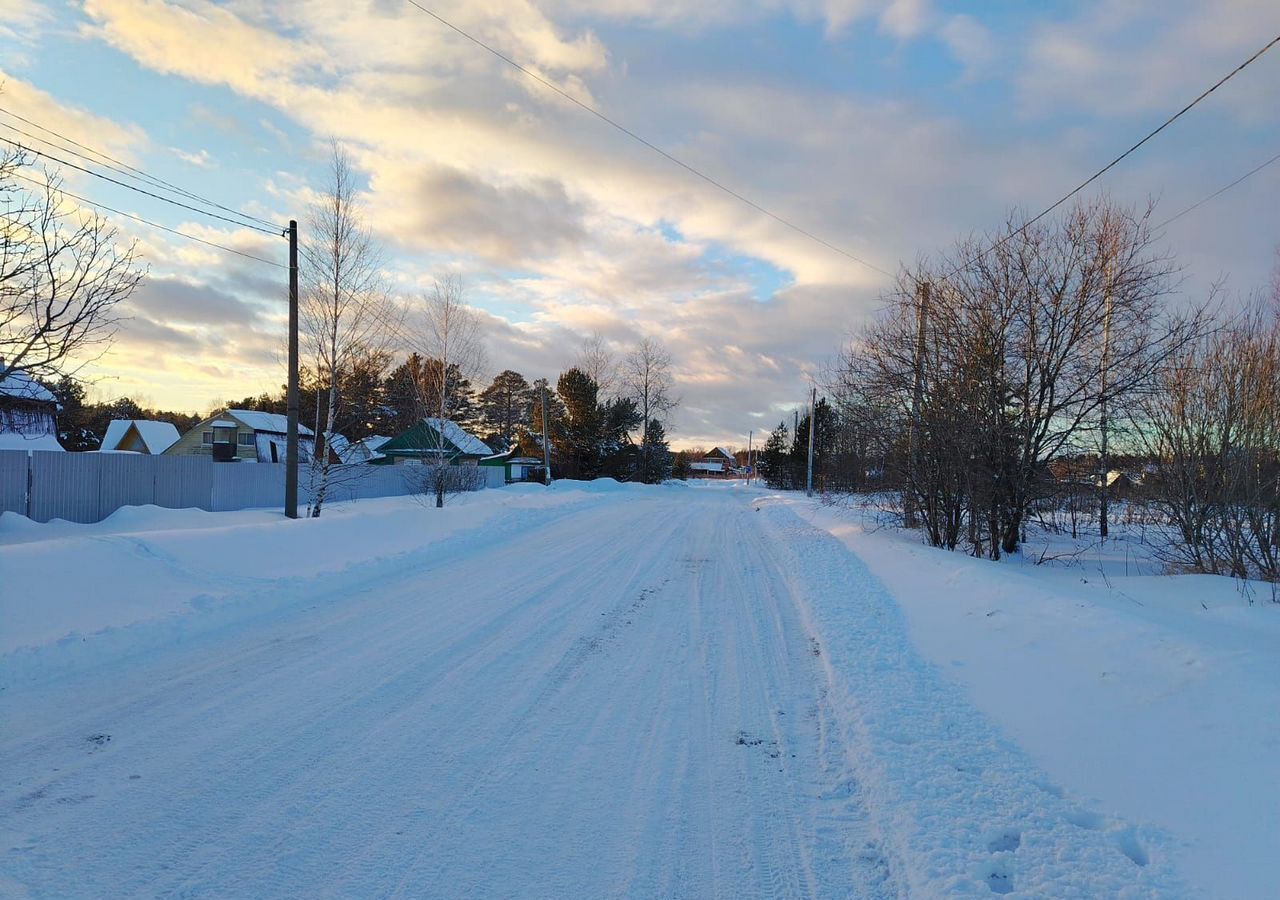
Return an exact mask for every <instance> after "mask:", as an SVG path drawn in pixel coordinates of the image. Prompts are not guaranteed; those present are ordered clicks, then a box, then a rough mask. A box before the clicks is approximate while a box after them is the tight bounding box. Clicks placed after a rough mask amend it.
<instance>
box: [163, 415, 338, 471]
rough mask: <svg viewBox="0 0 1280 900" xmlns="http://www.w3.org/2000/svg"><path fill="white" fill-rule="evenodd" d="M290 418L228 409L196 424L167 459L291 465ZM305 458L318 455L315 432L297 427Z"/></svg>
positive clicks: (169, 450)
mask: <svg viewBox="0 0 1280 900" xmlns="http://www.w3.org/2000/svg"><path fill="white" fill-rule="evenodd" d="M288 430H289V417H288V416H283V415H280V414H279V413H267V412H258V411H257V410H253V409H227V410H223V411H222V412H220V413H217V414H215V415H212V416H210V417H209V418H207V419H205V420H204V421H203V422H201V423H199V424H198V425H196V426H195V427H194V428H192V429H191V430H190V431H188V432H187V433H186V434H184V435H183V436H182V437H180V438H179V439H178V440H177V442H176V443H174V444H173V445H172V446H171V447H169V449H167V450H165V451H164V452H165V454H166V455H168V456H187V455H195V456H210V455H211V456H213V458H214V461H216V462H288V453H287V447H288ZM298 447H299V449H300V450H301V454H302V458H303V459H306V458H307V457H309V456H311V455H312V454H313V453H314V452H315V432H314V431H312V430H311V429H310V428H308V427H307V426H305V425H303V424H301V423H299V425H298Z"/></svg>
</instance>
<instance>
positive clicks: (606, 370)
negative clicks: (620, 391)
mask: <svg viewBox="0 0 1280 900" xmlns="http://www.w3.org/2000/svg"><path fill="white" fill-rule="evenodd" d="M573 368H576V369H578V370H579V371H582V372H585V373H587V375H589V376H591V380H592V381H594V382H595V383H596V388H597V390H598V392H599V396H600V399H601V401H605V400H608V399H610V398H611V397H613V395H614V391H615V390H616V389H617V387H618V376H619V371H618V358H617V356H615V355H614V353H613V351H612V350H610V349H609V344H608V342H607V341H606V340H605V339H604V335H602V334H600V333H599V332H596V333H594V334H592V335H591V337H589V338H587V339H586V340H585V341H583V342H582V350H581V351H580V352H579V353H578V360H577V362H575V363H574V364H573Z"/></svg>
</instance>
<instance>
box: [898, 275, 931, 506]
mask: <svg viewBox="0 0 1280 900" xmlns="http://www.w3.org/2000/svg"><path fill="white" fill-rule="evenodd" d="M929 291H930V285H929V282H927V281H922V282H920V283H919V284H918V285H917V286H916V352H915V355H914V358H913V359H912V364H911V367H912V370H913V371H912V383H911V417H910V419H909V420H908V422H907V489H906V490H905V491H903V492H902V524H903V525H905V526H906V527H907V528H915V527H916V485H917V483H918V478H919V471H918V467H919V456H920V407H922V406H923V405H924V349H925V327H926V325H927V323H928V319H929Z"/></svg>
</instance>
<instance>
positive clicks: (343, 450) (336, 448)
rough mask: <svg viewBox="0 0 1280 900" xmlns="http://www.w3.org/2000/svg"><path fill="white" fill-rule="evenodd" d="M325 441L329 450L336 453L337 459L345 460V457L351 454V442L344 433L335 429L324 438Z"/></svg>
mask: <svg viewBox="0 0 1280 900" xmlns="http://www.w3.org/2000/svg"><path fill="white" fill-rule="evenodd" d="M325 443H326V444H328V445H329V449H330V450H332V451H333V452H334V453H336V454H338V459H340V460H341V461H342V462H346V461H347V457H348V456H350V455H351V442H350V441H349V440H347V437H346V435H344V434H339V433H338V432H336V431H335V432H333V433H332V434H330V435H329V436H328V437H327V438H326V439H325Z"/></svg>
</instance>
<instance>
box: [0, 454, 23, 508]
mask: <svg viewBox="0 0 1280 900" xmlns="http://www.w3.org/2000/svg"><path fill="white" fill-rule="evenodd" d="M0 512H16V513H21V514H22V515H24V516H25V515H26V514H27V451H26V450H0Z"/></svg>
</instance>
